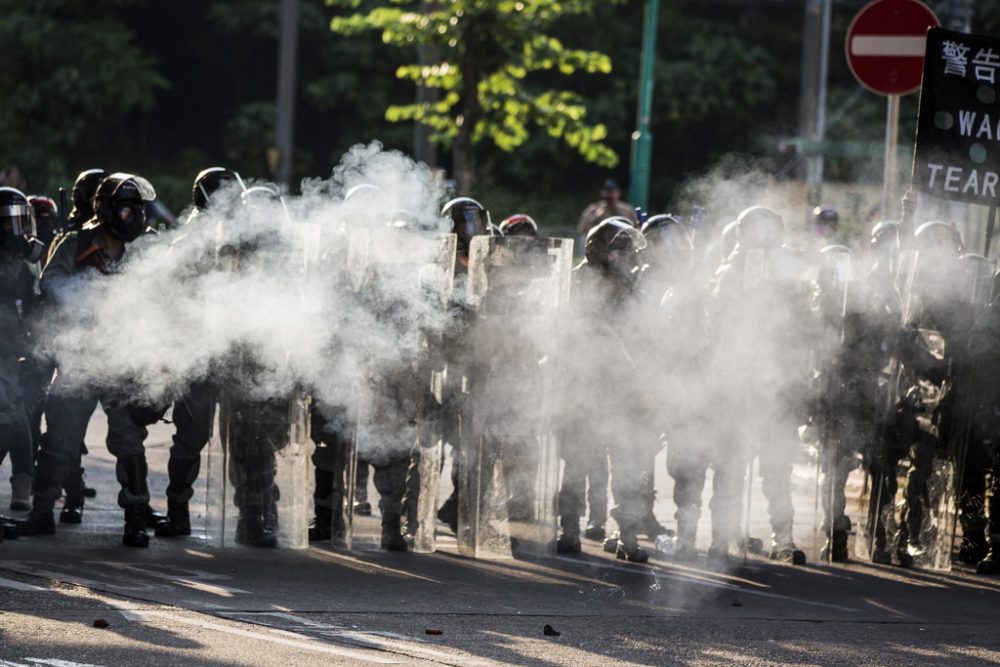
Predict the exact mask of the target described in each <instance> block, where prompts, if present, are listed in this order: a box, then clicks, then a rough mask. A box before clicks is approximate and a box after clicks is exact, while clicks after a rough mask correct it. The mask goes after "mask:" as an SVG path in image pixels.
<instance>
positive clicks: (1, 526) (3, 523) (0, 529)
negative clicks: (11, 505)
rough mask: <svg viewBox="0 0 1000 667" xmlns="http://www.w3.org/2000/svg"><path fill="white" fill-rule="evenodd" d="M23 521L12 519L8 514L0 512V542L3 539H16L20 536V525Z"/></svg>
mask: <svg viewBox="0 0 1000 667" xmlns="http://www.w3.org/2000/svg"><path fill="white" fill-rule="evenodd" d="M23 523H24V522H23V521H18V520H16V519H12V518H10V517H9V516H3V515H2V514H0V542H3V541H4V540H16V539H17V538H18V537H20V536H21V525H22V524H23Z"/></svg>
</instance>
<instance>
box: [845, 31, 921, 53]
mask: <svg viewBox="0 0 1000 667" xmlns="http://www.w3.org/2000/svg"><path fill="white" fill-rule="evenodd" d="M926 46H927V37H925V36H919V37H905V36H900V35H855V37H854V39H852V40H851V54H852V55H855V56H883V57H895V58H923V57H924V49H925V48H926Z"/></svg>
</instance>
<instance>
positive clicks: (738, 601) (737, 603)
mask: <svg viewBox="0 0 1000 667" xmlns="http://www.w3.org/2000/svg"><path fill="white" fill-rule="evenodd" d="M733 606H734V607H742V606H743V600H741V599H739V598H733Z"/></svg>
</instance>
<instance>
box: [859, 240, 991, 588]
mask: <svg viewBox="0 0 1000 667" xmlns="http://www.w3.org/2000/svg"><path fill="white" fill-rule="evenodd" d="M907 255H908V256H906V257H905V262H903V263H902V264H901V266H902V270H903V274H902V281H901V284H902V285H903V288H904V294H903V304H904V329H903V334H902V335H901V342H900V344H899V346H898V347H899V349H898V350H897V354H896V359H895V360H894V362H893V364H894V368H895V370H894V373H893V377H892V378H891V379H890V381H889V383H890V389H892V387H895V391H890V392H889V395H888V397H889V399H890V400H891V401H892V403H891V405H890V407H889V409H888V410H887V411H886V412H887V413H888V414H887V416H886V417H884V423H883V426H882V427H881V428H880V430H879V436H880V442H878V443H876V445H875V451H876V452H877V455H876V457H875V466H873V469H874V473H872V474H870V475H869V479H868V480H867V482H866V485H865V490H866V493H865V494H864V495H863V497H862V501H861V503H860V504H859V520H865V524H864V532H863V535H864V538H865V539H864V540H863V541H860V542H861V543H860V544H859V545H858V552H859V554H860V555H867V556H868V557H871V558H873V559H875V560H879V561H880V562H888V560H889V558H890V556H891V555H895V557H896V558H898V559H900V562H906V563H912V564H913V565H916V566H918V567H925V568H930V569H937V570H947V569H950V568H951V557H952V551H953V549H954V545H955V536H956V526H957V523H958V497H959V494H960V480H961V471H962V467H963V466H964V462H965V456H966V450H967V447H968V438H969V433H970V430H971V419H972V412H973V405H974V403H975V399H974V397H973V396H970V395H969V394H968V392H966V391H965V390H966V389H967V386H966V385H967V383H966V381H965V378H964V373H965V369H964V368H963V364H962V363H961V359H962V353H963V346H964V344H965V336H966V335H967V332H968V331H969V328H970V327H971V324H972V322H973V320H974V318H975V316H976V313H977V311H978V310H979V309H980V308H981V307H982V306H983V305H985V301H986V299H987V298H988V293H989V287H988V285H989V283H990V276H991V273H992V265H991V263H989V262H988V261H986V260H984V259H983V258H978V257H975V256H973V257H965V258H957V257H950V256H938V255H931V254H917V253H908V254H907Z"/></svg>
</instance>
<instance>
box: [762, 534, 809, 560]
mask: <svg viewBox="0 0 1000 667" xmlns="http://www.w3.org/2000/svg"><path fill="white" fill-rule="evenodd" d="M771 560H776V561H778V562H779V563H788V564H790V565H805V564H806V554H805V552H804V551H802V550H801V549H799V548H798V547H796V546H795V543H794V542H793V541H792V531H791V530H790V529H789V530H786V531H781V532H775V534H774V536H772V538H771Z"/></svg>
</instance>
